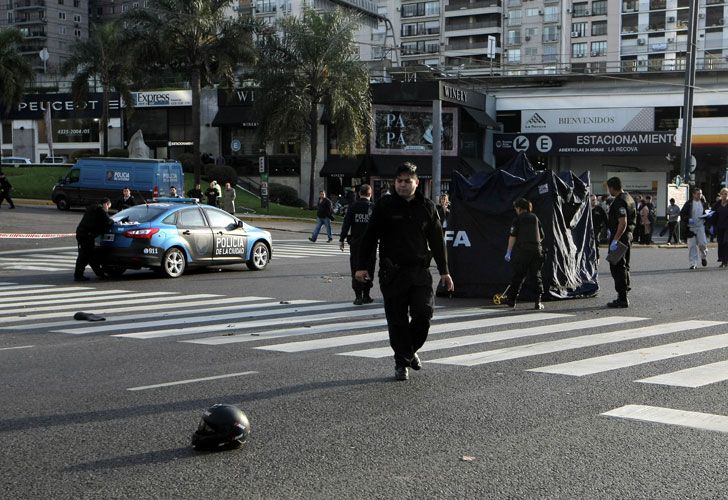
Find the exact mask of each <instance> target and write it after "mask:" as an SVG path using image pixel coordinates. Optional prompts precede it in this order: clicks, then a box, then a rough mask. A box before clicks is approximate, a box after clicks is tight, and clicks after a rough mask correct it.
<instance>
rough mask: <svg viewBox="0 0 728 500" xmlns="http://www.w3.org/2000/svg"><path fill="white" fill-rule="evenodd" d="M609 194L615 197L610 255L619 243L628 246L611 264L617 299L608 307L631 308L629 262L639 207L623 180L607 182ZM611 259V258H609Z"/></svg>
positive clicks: (611, 219) (616, 178) (610, 226)
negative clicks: (624, 186) (625, 189)
mask: <svg viewBox="0 0 728 500" xmlns="http://www.w3.org/2000/svg"><path fill="white" fill-rule="evenodd" d="M607 189H609V194H610V195H612V196H613V197H614V200H613V201H612V204H611V205H610V206H609V214H608V215H609V218H608V220H607V226H608V229H609V234H610V238H611V239H610V241H609V253H612V252H616V251H617V248H618V246H619V245H618V242H621V243H622V244H624V245H626V246H627V251H626V252H625V254H624V256H623V257H622V258H621V259H619V260H618V261H616V262H610V263H609V271H610V272H611V274H612V278H613V279H614V289H615V290H616V292H617V299H616V300H613V301H612V302H609V303H608V304H607V307H620V308H624V307H629V300H628V299H627V293H628V292H629V290H630V286H629V285H630V277H629V260H630V253H631V248H632V232H633V231H634V228H635V226H636V225H637V207H636V206H635V203H634V200H633V199H632V197H631V196H630V195H629V193H627V192H626V191H624V190H623V189H622V180H621V179H620V178H619V177H611V178H610V179H609V180H607ZM607 259H609V257H607Z"/></svg>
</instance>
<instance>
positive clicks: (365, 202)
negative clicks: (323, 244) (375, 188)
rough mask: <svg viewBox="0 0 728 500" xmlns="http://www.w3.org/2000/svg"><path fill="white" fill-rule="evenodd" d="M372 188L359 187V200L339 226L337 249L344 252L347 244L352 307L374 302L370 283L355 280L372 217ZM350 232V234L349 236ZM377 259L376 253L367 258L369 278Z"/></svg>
mask: <svg viewBox="0 0 728 500" xmlns="http://www.w3.org/2000/svg"><path fill="white" fill-rule="evenodd" d="M371 200H372V188H371V186H370V185H369V184H362V185H361V186H359V199H358V200H357V201H355V202H354V203H352V204H351V206H350V207H349V209H348V210H347V211H346V216H345V217H344V224H343V225H342V226H341V236H340V237H339V248H341V251H342V252H343V251H344V245H345V242H347V241H348V243H349V264H350V267H351V288H353V289H354V294H355V295H356V298H355V299H354V305H355V306H360V305H362V304H371V303H372V302H374V299H372V297H371V295H370V290H371V289H372V286H373V284H372V281H371V280H369V281H359V280H358V279H356V278H355V274H356V270H357V266H358V265H359V257H360V254H361V250H360V249H361V240H362V237H363V236H364V233H365V232H366V229H367V226H368V225H369V219H370V218H371V215H372V208H373V205H372V201H371ZM349 230H351V234H349ZM376 259H377V253H376V251H374V252H372V254H371V255H369V256H367V260H368V264H367V268H366V269H367V272H368V273H369V276H374V265H375V261H376Z"/></svg>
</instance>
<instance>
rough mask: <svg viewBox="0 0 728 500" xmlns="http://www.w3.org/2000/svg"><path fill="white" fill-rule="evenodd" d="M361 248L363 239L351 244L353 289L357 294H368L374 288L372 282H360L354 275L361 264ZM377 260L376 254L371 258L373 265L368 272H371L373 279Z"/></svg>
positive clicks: (350, 259) (350, 257)
mask: <svg viewBox="0 0 728 500" xmlns="http://www.w3.org/2000/svg"><path fill="white" fill-rule="evenodd" d="M360 247H361V239H356V240H353V239H352V240H351V241H350V242H349V252H350V255H349V266H350V267H351V288H353V289H354V291H355V292H362V293H364V292H368V291H369V290H371V288H372V287H373V286H374V284H373V283H372V281H365V282H362V281H359V280H358V279H356V278H354V274H355V273H356V271H357V267H358V264H359V248H360ZM375 259H376V252H375V254H374V255H372V256H371V260H370V262H371V264H370V265H369V267H368V268H367V271H368V272H369V276H370V277H371V278H374V266H375V263H374V261H375Z"/></svg>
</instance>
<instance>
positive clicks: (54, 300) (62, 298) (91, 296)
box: [0, 290, 174, 312]
mask: <svg viewBox="0 0 728 500" xmlns="http://www.w3.org/2000/svg"><path fill="white" fill-rule="evenodd" d="M125 293H129V292H127V291H125V290H91V291H86V292H76V293H64V294H61V295H53V294H52V295H49V297H50V298H48V299H43V300H28V299H29V297H22V298H17V297H16V298H15V302H9V299H0V312H1V311H2V310H5V309H15V308H18V307H24V306H31V305H38V306H47V305H50V304H70V303H81V302H96V301H98V300H99V299H108V298H111V297H119V296H123V295H124V294H125ZM173 293H174V292H142V293H137V294H134V295H135V296H136V297H147V298H152V297H159V296H163V295H170V294H173ZM6 300H7V302H6Z"/></svg>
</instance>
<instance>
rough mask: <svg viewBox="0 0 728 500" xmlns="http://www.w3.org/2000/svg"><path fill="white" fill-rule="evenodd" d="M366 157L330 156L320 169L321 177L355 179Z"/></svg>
mask: <svg viewBox="0 0 728 500" xmlns="http://www.w3.org/2000/svg"><path fill="white" fill-rule="evenodd" d="M365 159H366V156H354V157H351V158H347V157H345V156H331V157H329V159H328V160H326V161H325V162H324V166H323V168H321V174H320V175H321V177H356V176H357V175H358V174H359V169H360V168H361V166H362V164H363V163H364V160H365Z"/></svg>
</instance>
